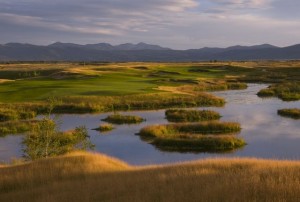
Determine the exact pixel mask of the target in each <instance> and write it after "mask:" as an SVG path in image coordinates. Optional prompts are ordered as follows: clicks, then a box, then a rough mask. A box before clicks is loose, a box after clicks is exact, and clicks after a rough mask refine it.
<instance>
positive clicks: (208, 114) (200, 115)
mask: <svg viewBox="0 0 300 202" xmlns="http://www.w3.org/2000/svg"><path fill="white" fill-rule="evenodd" d="M165 115H166V118H167V119H168V121H171V122H198V121H211V120H218V119H220V118H221V116H220V114H219V113H218V112H215V111H211V110H184V109H169V110H166V112H165Z"/></svg>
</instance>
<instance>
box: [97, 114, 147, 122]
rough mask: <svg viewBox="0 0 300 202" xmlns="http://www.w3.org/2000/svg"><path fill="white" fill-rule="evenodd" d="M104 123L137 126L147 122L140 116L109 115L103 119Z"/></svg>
mask: <svg viewBox="0 0 300 202" xmlns="http://www.w3.org/2000/svg"><path fill="white" fill-rule="evenodd" d="M102 121H106V122H109V123H114V124H137V123H141V122H143V121H145V119H143V118H142V117H139V116H130V115H121V114H113V115H109V116H108V117H106V118H105V119H102Z"/></svg>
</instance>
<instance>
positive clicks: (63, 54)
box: [0, 42, 300, 62]
mask: <svg viewBox="0 0 300 202" xmlns="http://www.w3.org/2000/svg"><path fill="white" fill-rule="evenodd" d="M298 59H300V44H297V45H293V46H288V47H283V48H281V47H276V46H273V45H270V44H262V45H255V46H240V45H237V46H231V47H228V48H209V47H204V48H200V49H189V50H172V49H170V48H164V47H161V46H158V45H151V44H146V43H142V42H141V43H138V44H132V43H125V44H120V45H115V46H114V45H111V44H109V43H98V44H86V45H79V44H74V43H61V42H56V43H53V44H50V45H48V46H39V45H32V44H22V43H7V44H4V45H0V61H107V62H130V61H132V62H135V61H141V62H146V61H149V62H190V61H208V60H224V61H226V60H233V61H234V60H298Z"/></svg>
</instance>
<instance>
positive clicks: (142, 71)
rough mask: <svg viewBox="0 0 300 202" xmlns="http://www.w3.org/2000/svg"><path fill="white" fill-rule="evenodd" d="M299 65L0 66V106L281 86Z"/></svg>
mask: <svg viewBox="0 0 300 202" xmlns="http://www.w3.org/2000/svg"><path fill="white" fill-rule="evenodd" d="M299 67H300V63H299V62H235V63H232V62H223V63H222V62H218V63H210V62H206V63H205V62H203V63H104V64H80V63H50V64H44V63H41V64H39V63H34V64H30V63H28V64H26V63H25V64H22V63H21V64H1V65H0V102H3V103H8V102H32V101H42V100H45V99H46V98H47V97H49V96H55V97H65V96H117V95H131V94H145V93H153V92H160V91H162V88H159V87H161V86H182V85H195V84H199V83H201V82H203V81H209V80H215V81H216V80H217V81H220V80H224V81H225V80H228V81H246V82H282V81H285V80H297V79H299V77H300V68H299ZM158 89H160V90H158Z"/></svg>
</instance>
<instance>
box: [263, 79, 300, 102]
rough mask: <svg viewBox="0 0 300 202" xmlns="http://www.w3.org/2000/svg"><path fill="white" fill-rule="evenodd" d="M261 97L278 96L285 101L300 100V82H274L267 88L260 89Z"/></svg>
mask: <svg viewBox="0 0 300 202" xmlns="http://www.w3.org/2000/svg"><path fill="white" fill-rule="evenodd" d="M257 95H258V96H259V97H278V98H280V99H281V100H283V101H297V100H300V82H288V83H281V84H273V85H271V86H269V87H268V88H267V89H262V90H260V91H259V92H258V93H257Z"/></svg>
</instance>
